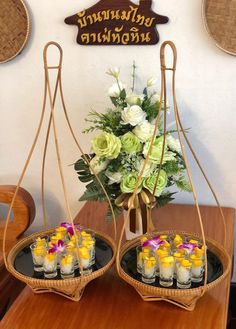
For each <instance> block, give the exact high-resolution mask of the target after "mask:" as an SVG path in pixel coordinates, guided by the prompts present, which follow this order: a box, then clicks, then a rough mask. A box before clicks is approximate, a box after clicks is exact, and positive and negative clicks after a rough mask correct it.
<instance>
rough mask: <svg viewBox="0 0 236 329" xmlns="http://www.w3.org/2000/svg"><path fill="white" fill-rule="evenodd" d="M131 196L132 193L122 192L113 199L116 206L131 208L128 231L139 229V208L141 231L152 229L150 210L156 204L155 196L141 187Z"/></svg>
mask: <svg viewBox="0 0 236 329" xmlns="http://www.w3.org/2000/svg"><path fill="white" fill-rule="evenodd" d="M132 196H133V194H132V193H122V194H121V195H119V196H118V197H117V198H116V200H115V204H116V206H117V207H120V208H123V209H125V210H128V209H131V210H130V218H129V223H130V231H131V232H133V233H135V232H136V231H137V230H138V229H139V224H138V213H139V209H140V212H141V216H142V225H143V232H144V233H146V232H148V231H149V230H152V229H154V226H153V223H152V219H151V210H152V208H153V207H154V206H155V204H156V198H155V196H153V194H151V193H150V192H149V191H148V190H146V189H142V191H141V192H140V193H138V194H136V195H135V197H134V198H133V197H132Z"/></svg>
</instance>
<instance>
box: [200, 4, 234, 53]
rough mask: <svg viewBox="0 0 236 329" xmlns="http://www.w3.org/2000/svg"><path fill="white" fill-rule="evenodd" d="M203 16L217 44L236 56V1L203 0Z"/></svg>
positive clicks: (208, 30)
mask: <svg viewBox="0 0 236 329" xmlns="http://www.w3.org/2000/svg"><path fill="white" fill-rule="evenodd" d="M202 16H203V20H204V24H205V27H206V30H207V32H208V34H209V35H210V36H211V37H212V38H213V39H214V41H215V44H216V46H217V47H218V48H220V49H221V50H223V51H225V52H227V53H229V54H231V55H234V56H236V1H235V0H203V4H202Z"/></svg>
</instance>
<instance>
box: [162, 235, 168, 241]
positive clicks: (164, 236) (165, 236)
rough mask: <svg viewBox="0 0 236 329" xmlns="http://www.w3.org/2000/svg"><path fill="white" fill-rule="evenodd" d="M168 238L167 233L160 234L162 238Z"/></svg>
mask: <svg viewBox="0 0 236 329" xmlns="http://www.w3.org/2000/svg"><path fill="white" fill-rule="evenodd" d="M167 238H168V236H167V235H166V234H162V235H160V239H161V240H165V239H167Z"/></svg>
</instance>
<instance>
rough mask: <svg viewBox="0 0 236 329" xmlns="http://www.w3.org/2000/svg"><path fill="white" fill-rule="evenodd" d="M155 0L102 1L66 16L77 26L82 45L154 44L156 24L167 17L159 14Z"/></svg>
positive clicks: (156, 41)
mask: <svg viewBox="0 0 236 329" xmlns="http://www.w3.org/2000/svg"><path fill="white" fill-rule="evenodd" d="M151 6H152V0H140V1H139V5H136V4H134V3H133V2H131V1H129V0H100V1H99V2H97V3H96V4H95V5H94V6H92V7H90V8H88V9H86V10H83V11H81V12H79V13H76V14H75V15H72V16H70V17H67V18H66V19H65V23H66V24H70V25H77V26H78V29H79V31H78V36H77V42H78V43H79V44H81V45H153V44H156V43H158V41H159V34H158V31H157V28H156V25H157V24H165V23H167V22H168V17H166V16H161V15H158V14H156V13H155V12H154V11H153V10H152V9H151Z"/></svg>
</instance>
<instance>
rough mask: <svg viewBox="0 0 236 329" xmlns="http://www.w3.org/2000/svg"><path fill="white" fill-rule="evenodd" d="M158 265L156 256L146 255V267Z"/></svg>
mask: <svg viewBox="0 0 236 329" xmlns="http://www.w3.org/2000/svg"><path fill="white" fill-rule="evenodd" d="M155 265H156V259H155V257H145V268H147V269H148V268H151V267H153V266H155Z"/></svg>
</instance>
